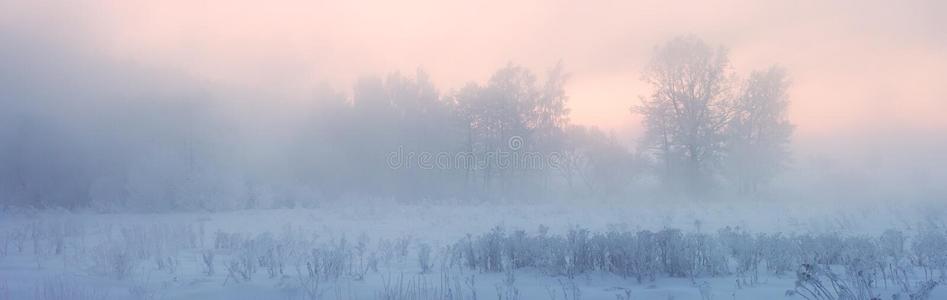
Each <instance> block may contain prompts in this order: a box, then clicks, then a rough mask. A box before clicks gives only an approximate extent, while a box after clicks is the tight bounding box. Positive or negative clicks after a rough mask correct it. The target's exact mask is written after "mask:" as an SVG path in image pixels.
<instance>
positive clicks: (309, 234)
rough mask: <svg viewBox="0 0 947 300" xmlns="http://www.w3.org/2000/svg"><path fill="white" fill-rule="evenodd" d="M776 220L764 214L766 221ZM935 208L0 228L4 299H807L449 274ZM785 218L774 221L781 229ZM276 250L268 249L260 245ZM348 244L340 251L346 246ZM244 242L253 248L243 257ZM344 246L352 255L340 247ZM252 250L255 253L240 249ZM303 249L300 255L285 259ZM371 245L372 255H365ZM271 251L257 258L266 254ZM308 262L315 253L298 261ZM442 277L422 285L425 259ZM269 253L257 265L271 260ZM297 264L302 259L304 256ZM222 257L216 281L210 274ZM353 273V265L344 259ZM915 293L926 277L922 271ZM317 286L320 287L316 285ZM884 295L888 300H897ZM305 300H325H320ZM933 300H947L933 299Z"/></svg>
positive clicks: (787, 280)
mask: <svg viewBox="0 0 947 300" xmlns="http://www.w3.org/2000/svg"><path fill="white" fill-rule="evenodd" d="M764 212H765V213H764ZM942 212H943V210H942V208H941V207H936V206H919V205H911V206H891V205H883V204H873V205H861V206H857V207H830V206H826V205H817V204H814V203H807V204H804V205H803V204H798V203H796V204H785V205H775V204H761V203H757V202H752V203H740V204H719V203H716V204H715V203H711V204H702V205H697V204H693V203H691V204H674V205H654V204H648V205H627V204H596V205H583V206H581V207H578V206H576V205H564V204H563V205H499V206H492V205H469V206H426V205H377V204H359V205H346V206H324V207H320V208H312V209H280V210H248V211H234V212H221V213H169V214H91V213H78V214H77V213H63V212H60V213H51V212H44V213H33V214H24V213H17V214H11V213H7V214H4V215H0V217H2V219H0V237H2V238H3V241H2V244H0V251H2V252H0V299H310V298H316V299H432V298H437V299H443V298H447V297H445V296H444V295H445V294H450V295H451V298H453V299H497V298H499V299H516V298H518V299H628V298H626V297H628V296H630V299H777V298H786V299H803V298H802V297H801V296H799V295H796V296H787V295H786V291H787V290H790V289H792V288H793V286H794V281H795V280H796V274H794V273H792V272H790V273H784V274H780V275H772V274H763V275H762V276H761V277H760V278H759V279H758V280H755V281H754V282H753V283H752V284H746V283H745V282H743V283H741V280H743V281H746V278H745V277H741V276H736V275H726V276H701V277H695V278H671V277H668V276H659V277H657V278H656V279H655V280H653V281H651V280H644V281H642V282H640V283H639V282H638V280H636V279H634V278H623V276H618V275H615V274H612V273H607V272H599V271H594V272H583V273H581V274H577V275H575V276H573V278H569V277H568V276H563V275H561V274H551V273H550V272H548V271H546V270H536V269H529V268H525V269H517V270H514V271H509V272H508V271H502V272H484V271H482V270H475V269H469V268H463V267H458V266H450V267H449V266H446V265H447V264H448V263H447V262H448V261H449V260H450V259H452V256H451V255H452V254H451V253H452V252H451V250H450V249H451V248H450V247H451V246H453V247H455V248H454V250H456V243H457V242H458V241H460V240H462V239H464V238H465V237H467V235H468V234H470V235H471V236H472V237H477V236H480V235H483V234H486V233H488V232H490V231H491V229H492V228H494V227H497V226H501V227H502V228H504V229H507V231H512V230H517V229H522V230H525V231H527V232H529V233H530V234H533V233H535V232H537V231H538V230H539V229H538V228H540V226H546V227H548V228H549V229H548V232H549V234H550V235H565V234H567V233H568V231H569V230H570V229H575V228H584V229H588V230H589V231H591V232H593V233H594V232H605V231H609V230H620V231H628V232H635V231H641V230H652V231H658V230H661V229H665V228H675V229H680V230H682V231H684V232H698V233H699V232H710V233H713V232H716V231H717V230H718V229H720V228H724V227H726V226H731V227H739V228H743V229H746V230H748V231H749V232H752V233H783V234H811V233H825V232H835V233H839V232H840V233H843V234H844V235H845V236H871V237H875V236H878V235H879V234H881V233H882V232H883V231H885V230H887V229H898V230H903V231H905V232H907V233H908V234H909V235H910V233H911V232H912V230H916V229H917V228H918V227H919V225H920V224H921V223H922V222H926V223H940V224H942V219H941V216H943V214H942ZM774 216H775V217H774ZM264 236H265V237H267V238H261V237H264ZM343 239H344V240H345V242H341V243H340V241H342V240H343ZM246 240H255V241H257V242H256V243H257V244H258V245H259V244H263V243H262V242H259V241H260V240H266V241H279V242H273V244H279V245H281V246H279V247H276V248H272V249H279V250H278V251H284V252H286V253H283V252H280V253H283V254H281V255H280V257H281V258H280V260H279V261H280V263H279V269H278V270H273V269H267V266H273V264H267V263H265V262H263V261H262V258H259V255H258V254H255V256H253V257H249V258H248V260H249V261H252V263H250V262H248V263H247V264H248V265H255V267H253V268H254V270H252V274H251V275H250V276H248V277H249V278H245V277H242V276H240V275H239V274H241V273H240V272H239V270H238V271H234V270H235V269H233V268H232V267H234V266H238V265H239V264H238V261H239V259H238V258H239V257H240V255H241V253H243V252H241V251H243V250H241V249H242V248H241V247H246V246H245V245H246V244H245V242H246ZM241 241H243V242H244V244H240V243H241ZM340 244H345V246H339V245H340ZM241 245H243V246H241ZM286 245H291V246H286ZM360 245H361V246H360ZM341 247H345V249H347V250H346V253H348V254H347V255H348V256H346V259H345V260H344V261H345V264H346V265H345V266H342V267H340V268H341V269H340V270H343V269H344V271H339V273H340V274H341V275H340V276H337V277H334V278H320V279H317V280H303V279H301V278H307V277H309V276H307V275H306V274H307V273H308V269H307V265H306V263H307V262H308V261H305V260H300V258H299V257H302V256H306V257H308V256H309V255H316V254H311V253H308V251H309V250H308V249H315V248H318V249H322V250H321V251H323V252H320V254H318V255H321V256H320V257H322V259H323V261H324V262H327V261H329V260H328V258H327V257H330V254H331V253H330V251H331V249H337V248H341ZM258 248H259V247H258ZM286 248H292V249H297V250H298V249H307V250H305V251H296V250H287V249H286ZM424 248H428V249H431V254H430V260H431V262H430V263H429V265H430V266H431V270H429V271H427V272H422V267H421V264H420V263H419V262H418V261H419V260H420V259H422V258H421V254H420V252H422V251H424V250H422V249H424ZM266 251H272V250H263V251H258V252H254V253H267V252H266ZM293 251H296V252H293ZM207 255H213V257H214V258H213V259H212V260H211V263H210V264H211V265H213V268H214V271H213V272H209V271H208V266H207V264H206V263H205V258H206V257H207ZM340 261H341V260H340ZM918 272H919V273H917V274H912V275H911V276H912V277H911V278H912V280H914V279H916V280H920V279H919V278H921V277H923V276H922V273H923V272H921V271H918ZM317 278H319V277H317ZM881 290H882V291H880V292H879V293H880V294H881V295H884V296H885V299H889V296H890V295H891V294H892V293H893V290H894V289H893V288H889V289H887V290H885V289H883V288H881ZM307 291H314V293H313V294H312V295H315V296H313V297H310V296H312V295H309V294H307ZM931 299H947V288H944V287H943V286H941V287H938V288H935V289H934V290H933V294H931Z"/></svg>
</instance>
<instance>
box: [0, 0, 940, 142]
mask: <svg viewBox="0 0 947 300" xmlns="http://www.w3.org/2000/svg"><path fill="white" fill-rule="evenodd" d="M22 2H23V3H6V4H0V11H2V12H0V26H4V27H9V28H14V29H17V30H28V31H29V30H42V31H45V32H56V33H57V34H59V35H62V36H65V37H69V38H72V39H75V40H76V41H78V42H81V43H83V44H84V45H85V46H87V47H91V48H92V49H95V51H98V52H101V53H103V54H105V55H109V56H112V57H114V58H116V59H119V60H121V61H132V62H135V63H138V64H142V65H146V66H152V67H158V68H167V69H175V70H182V71H184V72H187V73H189V74H192V75H194V76H195V77H198V78H202V79H204V80H208V81H211V82H216V83H220V84H224V85H239V86H248V87H252V88H259V89H265V90H270V91H272V92H274V93H279V94H281V95H286V96H287V97H289V98H295V99H305V97H306V96H307V95H308V93H309V91H310V90H311V89H312V87H313V86H315V85H317V84H318V83H319V82H323V81H326V82H329V83H330V84H332V85H333V86H335V87H336V88H338V89H343V90H347V89H348V88H349V86H350V83H351V82H352V80H354V79H355V78H357V77H359V76H363V75H375V74H385V73H388V72H392V71H399V70H400V71H402V72H405V73H412V72H413V70H414V69H415V68H418V67H421V68H424V69H425V70H426V71H428V73H430V74H431V76H432V77H433V79H434V81H435V82H436V83H437V84H438V86H439V87H440V88H441V89H442V92H446V91H448V90H450V89H451V88H456V87H459V86H460V85H462V84H463V83H465V82H467V81H481V82H482V81H484V80H486V79H487V77H488V76H489V75H490V73H491V72H493V71H494V70H496V69H497V68H499V67H501V66H503V65H505V64H506V63H507V62H514V63H518V64H522V65H525V66H527V67H530V68H532V69H534V70H536V71H540V72H542V71H544V70H546V69H547V68H549V67H552V66H553V65H554V64H555V63H556V62H557V61H559V60H562V61H563V63H564V64H565V66H566V68H567V70H569V71H570V73H571V74H572V81H571V82H570V83H569V85H568V86H567V92H568V94H569V95H570V101H571V102H570V107H571V109H572V116H571V118H572V120H573V121H574V122H575V123H580V124H587V125H597V126H600V127H604V128H607V129H616V130H619V131H622V132H636V131H637V130H636V128H638V126H639V125H638V118H637V117H636V116H633V115H631V114H630V113H629V107H630V106H631V105H633V104H635V103H636V102H637V101H638V100H637V99H638V96H639V95H645V94H647V93H648V87H647V86H645V85H643V84H642V83H641V81H640V80H639V77H640V72H641V69H642V67H643V66H644V64H645V63H646V62H647V60H648V59H649V57H650V55H651V51H652V49H653V47H654V46H655V45H656V44H658V43H661V42H663V41H666V40H668V39H670V38H672V37H674V36H676V35H680V34H696V35H698V36H700V37H702V38H704V39H705V40H706V41H707V42H708V43H711V44H719V45H723V46H726V47H728V48H729V49H730V51H731V59H732V61H733V66H734V71H736V72H737V73H738V74H747V73H748V72H749V71H751V70H753V69H756V68H763V67H766V66H768V65H771V64H779V65H782V66H784V67H786V68H787V69H788V70H789V71H790V73H791V74H792V78H793V84H794V85H793V87H792V89H791V100H792V106H791V111H790V118H791V119H792V120H793V121H794V122H795V123H796V124H797V133H798V135H802V136H825V135H832V134H838V133H846V132H852V131H859V130H865V128H869V129H870V128H892V127H895V128H902V129H907V130H912V129H919V130H925V131H931V130H933V131H936V132H944V131H945V129H947V121H945V120H947V118H944V117H943V116H942V115H943V113H944V112H945V111H947V21H945V18H942V16H941V15H942V14H943V13H944V12H947V4H945V3H947V2H945V1H938V0H929V1H923V0H921V1H874V0H869V1H809V0H803V1H750V0H747V1H741V0H722V1H650V0H649V1H515V2H514V1H494V0H489V1H465V2H461V1H456V2H455V1H437V0H407V1H360V0H359V1H265V2H264V1H241V0H231V1H82V0H79V1H62V2H56V1H52V2H45V1H37V2H32V1H22Z"/></svg>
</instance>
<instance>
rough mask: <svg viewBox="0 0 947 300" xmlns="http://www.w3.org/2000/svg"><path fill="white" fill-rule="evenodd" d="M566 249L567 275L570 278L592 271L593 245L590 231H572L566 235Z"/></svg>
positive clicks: (578, 229)
mask: <svg viewBox="0 0 947 300" xmlns="http://www.w3.org/2000/svg"><path fill="white" fill-rule="evenodd" d="M566 249H567V251H568V257H566V262H567V267H566V274H567V275H568V276H569V278H573V277H575V275H576V274H579V273H584V272H588V271H591V270H592V245H591V242H590V241H589V230H588V229H583V228H573V229H570V230H569V232H568V233H567V235H566Z"/></svg>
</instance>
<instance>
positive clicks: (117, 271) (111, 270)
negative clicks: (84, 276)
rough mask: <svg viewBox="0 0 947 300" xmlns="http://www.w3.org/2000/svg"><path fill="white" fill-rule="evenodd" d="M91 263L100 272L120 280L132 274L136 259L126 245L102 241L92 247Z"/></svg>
mask: <svg viewBox="0 0 947 300" xmlns="http://www.w3.org/2000/svg"><path fill="white" fill-rule="evenodd" d="M92 263H93V267H94V269H95V270H97V271H98V272H99V273H100V274H102V275H105V276H111V277H113V278H115V279H119V280H121V279H125V278H127V277H128V276H130V275H131V274H132V271H133V270H134V268H135V264H136V261H135V258H134V257H133V255H132V254H131V252H130V251H128V250H127V249H126V247H124V246H122V245H119V244H116V243H104V244H99V245H96V246H95V247H94V248H93V249H92Z"/></svg>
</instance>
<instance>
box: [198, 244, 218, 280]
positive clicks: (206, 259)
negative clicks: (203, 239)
mask: <svg viewBox="0 0 947 300" xmlns="http://www.w3.org/2000/svg"><path fill="white" fill-rule="evenodd" d="M214 257H215V254H214V251H213V250H204V251H201V262H203V263H204V275H207V276H214Z"/></svg>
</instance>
